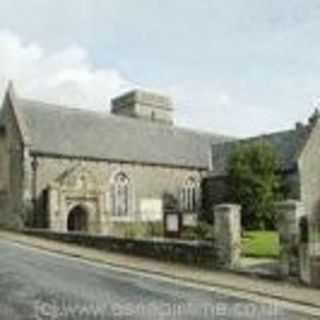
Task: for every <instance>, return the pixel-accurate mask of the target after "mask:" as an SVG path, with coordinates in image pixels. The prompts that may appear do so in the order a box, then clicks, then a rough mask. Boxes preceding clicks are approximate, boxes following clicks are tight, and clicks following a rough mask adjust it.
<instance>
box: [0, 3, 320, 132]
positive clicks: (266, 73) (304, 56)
mask: <svg viewBox="0 0 320 320" xmlns="http://www.w3.org/2000/svg"><path fill="white" fill-rule="evenodd" d="M319 32H320V1H319V0H308V1H305V0H291V1H274V0H246V1H245V0H234V1H232V0H229V1H228V0H226V1H215V0H201V1H195V0H194V1H193V0H188V1H186V0H184V1H182V0H171V1H169V0H162V1H158V0H86V1H85V0H68V1H62V0H55V1H52V0H28V1H23V3H22V1H19V0H10V1H9V0H8V1H6V0H1V2H0V49H1V50H0V86H2V88H0V90H2V91H3V87H4V84H5V82H6V80H7V79H8V78H13V79H14V80H15V81H16V82H17V86H18V89H19V91H21V92H22V93H23V94H28V95H32V96H39V97H40V98H46V99H49V100H58V101H59V102H66V103H70V104H73V105H74V104H77V105H78V104H82V105H84V106H86V107H95V108H100V109H103V108H106V106H107V104H108V99H110V96H112V95H114V94H117V93H119V92H122V91H123V90H126V89H128V88H131V87H134V86H142V87H147V88H155V89H157V90H160V91H164V92H167V93H170V94H171V95H172V96H173V99H174V101H175V102H176V104H177V122H178V123H179V124H181V125H187V126H191V127H196V128H200V129H209V130H212V131H218V132H224V133H228V134H234V135H252V134H257V133H261V132H269V131H273V130H279V129H283V128H288V127H292V126H293V125H294V122H295V121H298V120H305V118H307V117H308V115H309V114H310V113H311V112H312V109H313V108H314V105H313V104H314V102H315V101H316V100H317V98H318V97H320V85H319V83H320V81H319V80H320V76H319V74H320V59H319V53H320V43H319V41H318V38H319ZM14 43H15V46H16V47H14V45H13V44H14ZM3 61H5V63H4V62H3ZM4 64H5V65H4ZM11 67H12V68H11ZM13 69H15V70H13ZM37 79H38V80H37ZM104 83H105V85H104ZM57 96H58V97H57Z"/></svg>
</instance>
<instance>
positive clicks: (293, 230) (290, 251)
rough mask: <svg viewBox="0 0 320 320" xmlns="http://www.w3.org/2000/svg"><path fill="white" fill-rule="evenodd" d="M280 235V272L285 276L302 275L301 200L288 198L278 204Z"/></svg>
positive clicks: (302, 213)
mask: <svg viewBox="0 0 320 320" xmlns="http://www.w3.org/2000/svg"><path fill="white" fill-rule="evenodd" d="M277 213H278V221H277V222H278V223H277V224H278V231H279V237H280V272H281V275H282V276H283V277H288V276H299V277H300V276H301V270H300V268H301V266H300V254H299V251H300V243H301V230H300V221H301V218H302V216H303V215H304V209H303V205H302V203H301V202H299V201H296V200H286V201H283V202H279V203H278V204H277Z"/></svg>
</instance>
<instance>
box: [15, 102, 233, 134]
mask: <svg viewBox="0 0 320 320" xmlns="http://www.w3.org/2000/svg"><path fill="white" fill-rule="evenodd" d="M17 100H18V101H21V102H27V103H35V104H41V105H45V106H46V107H48V108H56V109H59V111H63V112H65V111H77V112H83V113H91V114H94V115H97V116H101V117H106V118H107V117H110V118H114V119H119V120H120V121H128V122H132V121H140V123H143V124H144V125H146V126H153V127H159V128H166V129H170V130H179V131H186V132H189V133H193V134H198V135H207V136H208V137H216V138H227V139H237V138H236V137H233V136H229V135H225V134H221V133H216V132H213V131H209V130H208V131H207V130H201V129H194V128H189V127H184V126H175V125H173V126H171V125H167V124H162V123H155V122H152V123H151V122H148V121H146V120H144V119H139V118H132V117H126V116H121V115H115V114H112V113H111V112H107V111H106V112H103V111H101V110H98V109H88V108H81V107H74V106H71V105H63V104H59V103H55V102H47V101H43V100H38V99H29V98H17Z"/></svg>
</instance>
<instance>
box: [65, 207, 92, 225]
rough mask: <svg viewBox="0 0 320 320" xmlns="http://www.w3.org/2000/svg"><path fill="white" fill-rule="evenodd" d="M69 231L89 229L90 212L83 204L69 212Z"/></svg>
mask: <svg viewBox="0 0 320 320" xmlns="http://www.w3.org/2000/svg"><path fill="white" fill-rule="evenodd" d="M68 231H88V214H87V211H86V210H85V209H84V208H83V207H82V206H76V207H74V208H73V209H72V210H71V211H70V212H69V215H68Z"/></svg>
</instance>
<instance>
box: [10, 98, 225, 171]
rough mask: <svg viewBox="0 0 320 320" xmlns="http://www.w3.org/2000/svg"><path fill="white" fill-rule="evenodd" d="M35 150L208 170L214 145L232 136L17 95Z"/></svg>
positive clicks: (18, 104)
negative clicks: (65, 105) (75, 107)
mask: <svg viewBox="0 0 320 320" xmlns="http://www.w3.org/2000/svg"><path fill="white" fill-rule="evenodd" d="M14 105H15V110H16V112H17V113H18V114H19V119H20V121H22V122H23V126H24V128H25V131H26V134H27V135H28V140H29V141H30V144H31V146H30V147H31V151H32V152H33V153H39V154H52V155H61V156H70V157H83V158H92V159H105V160H117V161H126V162H140V163H150V164H163V165H172V166H182V167H195V168H208V166H209V162H210V148H211V145H212V144H216V143H222V142H224V141H230V138H228V137H225V136H222V135H216V134H209V133H202V132H197V131H192V130H189V129H184V128H179V127H175V126H168V125H163V124H157V123H152V122H147V121H144V120H138V119H132V118H127V117H124V116H117V115H112V114H109V113H108V112H107V111H106V112H96V111H87V110H81V109H71V108H66V107H62V106H58V105H53V104H47V103H44V102H39V101H33V100H26V99H20V98H16V99H14Z"/></svg>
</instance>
